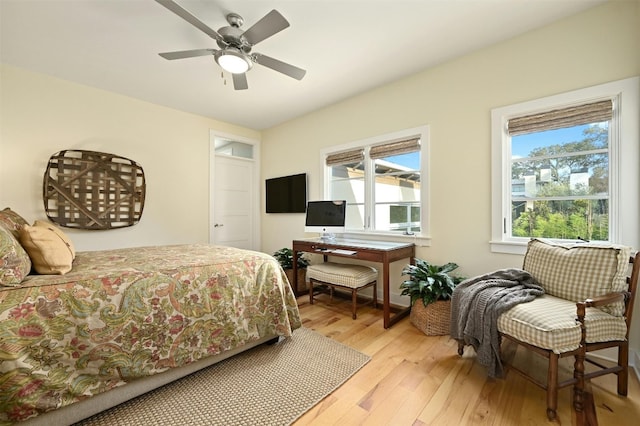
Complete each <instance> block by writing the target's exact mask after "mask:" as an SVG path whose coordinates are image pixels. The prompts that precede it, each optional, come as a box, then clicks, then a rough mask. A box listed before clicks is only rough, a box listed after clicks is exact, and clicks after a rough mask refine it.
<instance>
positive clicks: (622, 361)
mask: <svg viewBox="0 0 640 426" xmlns="http://www.w3.org/2000/svg"><path fill="white" fill-rule="evenodd" d="M618 365H619V366H620V367H622V370H620V371H618V373H617V374H618V395H622V396H627V391H628V387H629V382H628V380H629V342H628V341H625V342H623V343H621V344H620V346H619V347H618Z"/></svg>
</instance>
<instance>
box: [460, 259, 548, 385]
mask: <svg viewBox="0 0 640 426" xmlns="http://www.w3.org/2000/svg"><path fill="white" fill-rule="evenodd" d="M542 294H544V290H543V289H542V287H540V286H539V285H538V284H537V283H536V281H535V280H534V278H533V277H532V276H531V275H530V274H529V273H528V272H527V271H524V270H522V269H514V268H510V269H500V270H497V271H495V272H491V273H489V274H485V275H481V276H478V277H475V278H470V279H468V280H466V281H463V282H461V283H460V284H458V285H457V286H456V288H455V289H454V291H453V295H452V297H451V331H450V334H451V337H453V338H454V339H456V340H457V341H459V342H460V341H462V342H464V343H465V344H467V345H472V346H473V347H474V349H475V350H476V354H477V359H478V362H479V363H480V364H481V365H483V366H485V367H487V370H488V374H489V377H502V376H503V374H504V371H503V368H502V362H501V360H500V337H499V334H498V317H499V316H500V314H502V313H503V312H505V311H507V310H509V309H511V308H512V307H514V306H515V305H517V304H518V303H524V302H530V301H532V300H533V299H535V298H536V296H540V295H542Z"/></svg>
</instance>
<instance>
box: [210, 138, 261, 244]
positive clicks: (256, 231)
mask: <svg viewBox="0 0 640 426" xmlns="http://www.w3.org/2000/svg"><path fill="white" fill-rule="evenodd" d="M216 139H225V140H233V141H237V142H242V143H246V144H249V145H251V146H253V159H248V158H243V159H244V160H247V161H252V162H253V167H254V170H253V171H254V179H253V180H254V182H253V184H254V185H255V192H254V197H253V200H251V210H252V219H253V223H254V224H255V225H254V227H253V230H252V235H251V239H252V241H253V245H254V247H253V250H260V248H261V247H262V242H261V240H260V235H261V232H260V196H261V194H262V191H261V188H260V140H258V139H252V138H247V137H244V136H238V135H234V134H231V133H226V132H221V131H218V130H215V129H211V130H210V131H209V223H208V225H209V243H210V244H213V243H214V242H215V239H214V231H215V229H214V227H213V223H214V220H215V217H214V216H215V194H214V193H213V191H214V189H215V182H214V179H215V166H216V146H215V142H216ZM236 158H241V157H236Z"/></svg>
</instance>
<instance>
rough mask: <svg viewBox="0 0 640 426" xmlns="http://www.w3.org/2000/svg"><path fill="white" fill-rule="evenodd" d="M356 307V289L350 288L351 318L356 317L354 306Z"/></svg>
mask: <svg viewBox="0 0 640 426" xmlns="http://www.w3.org/2000/svg"><path fill="white" fill-rule="evenodd" d="M357 307H358V290H356V289H353V290H351V318H353V319H356V308H357Z"/></svg>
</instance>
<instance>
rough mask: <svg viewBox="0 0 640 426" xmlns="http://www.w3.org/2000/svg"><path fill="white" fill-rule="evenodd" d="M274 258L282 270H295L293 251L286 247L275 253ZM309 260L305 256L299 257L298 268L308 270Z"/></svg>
mask: <svg viewBox="0 0 640 426" xmlns="http://www.w3.org/2000/svg"><path fill="white" fill-rule="evenodd" d="M273 257H275V258H276V260H277V261H278V262H279V263H280V266H282V269H293V250H291V249H290V248H287V247H284V248H281V249H280V250H278V251H277V252H275V253H273ZM309 263H310V262H309V259H307V258H306V257H304V255H298V268H306V267H307V266H309Z"/></svg>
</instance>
